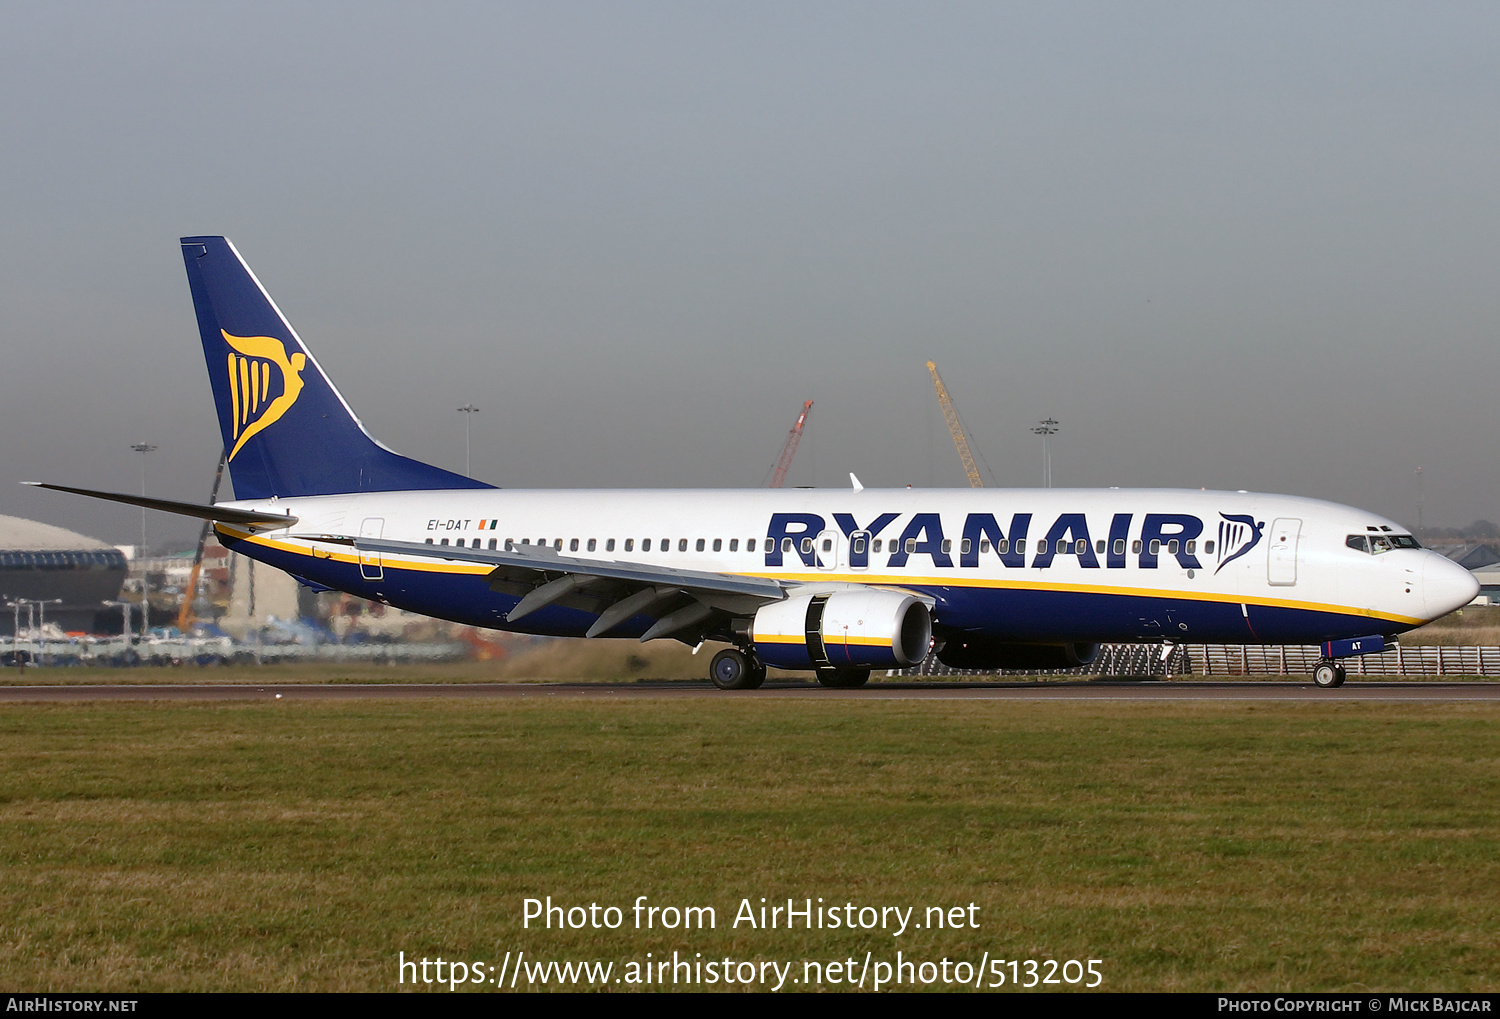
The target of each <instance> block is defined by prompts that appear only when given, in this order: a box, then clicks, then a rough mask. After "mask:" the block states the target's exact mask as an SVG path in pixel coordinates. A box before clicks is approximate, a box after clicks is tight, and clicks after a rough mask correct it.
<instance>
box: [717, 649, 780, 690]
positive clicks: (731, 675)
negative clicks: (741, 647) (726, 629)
mask: <svg viewBox="0 0 1500 1019" xmlns="http://www.w3.org/2000/svg"><path fill="white" fill-rule="evenodd" d="M708 678H709V679H711V680H713V683H714V686H716V687H718V688H719V689H720V690H754V689H755V688H756V687H758V686H760V685H761V684H762V683H764V682H765V681H766V670H765V667H764V666H763V665H761V664H760V663H759V662H757V661H756V660H755V659H753V658H751V657H749V656H748V655H746V654H745V653H744V652H743V651H737V650H735V649H734V648H725V649H724V650H723V651H720V652H719V653H718V654H716V655H714V660H713V661H712V662H711V663H710V664H709V666H708Z"/></svg>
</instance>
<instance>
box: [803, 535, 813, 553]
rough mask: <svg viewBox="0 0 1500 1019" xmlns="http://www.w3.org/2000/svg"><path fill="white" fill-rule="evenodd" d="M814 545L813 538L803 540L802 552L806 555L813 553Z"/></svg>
mask: <svg viewBox="0 0 1500 1019" xmlns="http://www.w3.org/2000/svg"><path fill="white" fill-rule="evenodd" d="M812 545H813V542H812V539H811V538H803V539H802V551H803V552H804V553H806V552H811V551H812Z"/></svg>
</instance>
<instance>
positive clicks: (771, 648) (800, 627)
mask: <svg viewBox="0 0 1500 1019" xmlns="http://www.w3.org/2000/svg"><path fill="white" fill-rule="evenodd" d="M750 639H751V641H752V643H754V645H755V654H756V657H758V658H759V659H760V660H761V662H762V663H764V664H766V665H774V666H776V667H777V668H779V669H828V668H836V669H843V668H865V669H905V668H908V667H910V666H913V665H916V664H918V663H920V662H921V661H922V660H923V659H924V658H926V657H927V651H928V649H929V648H930V647H931V646H932V616H931V615H930V614H929V613H928V612H927V606H926V605H924V604H922V602H920V601H919V600H917V599H916V598H914V597H912V596H911V595H909V594H901V593H900V592H897V591H874V590H852V591H835V592H833V593H832V594H804V595H798V596H796V597H793V598H788V599H786V600H785V601H779V602H774V603H772V604H770V605H766V606H764V607H762V608H761V609H760V611H758V612H757V613H756V614H755V619H754V621H753V622H752V623H751V628H750Z"/></svg>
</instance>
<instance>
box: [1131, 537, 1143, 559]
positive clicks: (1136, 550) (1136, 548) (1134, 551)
mask: <svg viewBox="0 0 1500 1019" xmlns="http://www.w3.org/2000/svg"><path fill="white" fill-rule="evenodd" d="M1130 554H1131V555H1140V554H1141V539H1139V538H1137V539H1135V540H1134V541H1132V542H1131V543H1130Z"/></svg>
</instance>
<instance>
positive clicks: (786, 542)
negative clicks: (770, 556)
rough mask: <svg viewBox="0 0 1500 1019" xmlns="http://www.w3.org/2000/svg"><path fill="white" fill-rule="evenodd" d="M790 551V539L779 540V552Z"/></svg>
mask: <svg viewBox="0 0 1500 1019" xmlns="http://www.w3.org/2000/svg"><path fill="white" fill-rule="evenodd" d="M791 550H792V539H791V538H782V539H781V551H783V552H790V551H791Z"/></svg>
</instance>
